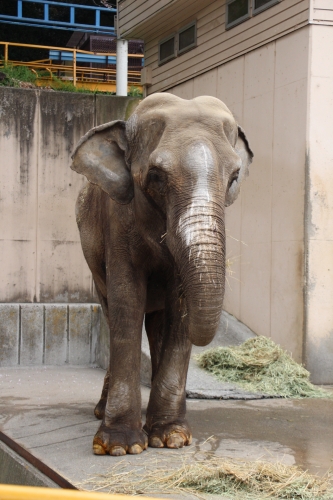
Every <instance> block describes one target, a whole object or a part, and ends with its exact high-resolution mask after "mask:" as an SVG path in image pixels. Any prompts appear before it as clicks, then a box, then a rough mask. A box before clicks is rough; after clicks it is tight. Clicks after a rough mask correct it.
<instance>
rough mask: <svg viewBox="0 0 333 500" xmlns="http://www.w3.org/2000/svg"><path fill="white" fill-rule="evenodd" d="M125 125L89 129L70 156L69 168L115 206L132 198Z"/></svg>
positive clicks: (108, 125)
mask: <svg viewBox="0 0 333 500" xmlns="http://www.w3.org/2000/svg"><path fill="white" fill-rule="evenodd" d="M125 126H126V124H125V122H124V121H121V120H116V121H113V122H110V123H105V124H104V125H100V126H99V127H95V128H92V129H91V130H89V132H87V133H86V135H84V136H83V137H82V138H81V139H80V141H79V143H78V145H77V147H76V149H75V151H74V153H73V155H72V159H73V163H72V165H71V169H72V170H75V172H78V173H79V174H83V175H84V176H85V177H86V178H87V179H88V181H89V182H91V183H92V184H96V185H97V186H99V187H100V188H101V189H103V191H105V192H106V193H107V194H108V195H109V196H110V198H112V199H113V200H115V201H116V202H117V203H121V204H126V203H129V202H130V201H131V200H132V198H133V196H134V188H133V179H132V176H131V172H130V170H129V168H128V167H127V165H126V161H125V151H126V147H127V139H126V130H125Z"/></svg>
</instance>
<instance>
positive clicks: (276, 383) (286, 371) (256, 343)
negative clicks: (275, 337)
mask: <svg viewBox="0 0 333 500" xmlns="http://www.w3.org/2000/svg"><path fill="white" fill-rule="evenodd" d="M196 359H197V361H198V363H199V366H201V368H204V369H205V370H207V371H209V372H210V373H212V374H213V375H215V376H216V377H217V378H218V379H219V380H223V381H225V382H231V383H236V384H239V385H240V386H241V387H243V388H245V389H246V390H248V391H250V392H257V393H258V392H259V393H264V394H268V395H273V396H281V397H284V398H332V397H333V394H331V393H329V392H328V391H325V390H323V389H320V388H317V387H315V386H314V385H313V384H311V382H310V380H309V377H310V373H309V372H308V371H307V370H306V369H305V368H304V367H303V366H302V365H300V364H298V363H296V361H294V360H293V359H292V358H291V356H289V354H287V353H286V352H285V351H284V350H283V349H281V347H280V346H278V345H276V344H275V343H274V342H273V341H272V340H270V339H268V338H266V337H263V336H260V337H255V338H252V339H249V340H247V341H246V342H244V343H243V344H242V345H240V346H237V347H217V348H213V349H209V350H207V351H205V352H203V353H202V354H200V355H198V356H197V357H196Z"/></svg>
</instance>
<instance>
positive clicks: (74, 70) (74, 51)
mask: <svg viewBox="0 0 333 500" xmlns="http://www.w3.org/2000/svg"><path fill="white" fill-rule="evenodd" d="M73 85H74V87H76V50H75V49H74V50H73Z"/></svg>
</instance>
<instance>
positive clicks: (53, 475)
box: [0, 431, 77, 500]
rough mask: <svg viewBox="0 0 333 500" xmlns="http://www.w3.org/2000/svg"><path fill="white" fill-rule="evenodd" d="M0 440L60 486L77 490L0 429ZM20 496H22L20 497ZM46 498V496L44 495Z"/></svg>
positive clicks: (0, 496)
mask: <svg viewBox="0 0 333 500" xmlns="http://www.w3.org/2000/svg"><path fill="white" fill-rule="evenodd" d="M0 441H2V442H3V443H5V445H6V446H8V447H9V448H10V449H11V450H13V451H14V452H15V453H17V454H18V455H20V457H22V458H24V460H26V461H27V462H29V463H30V464H31V465H33V466H34V467H35V468H36V469H38V470H39V471H40V472H42V473H43V474H45V476H47V477H48V478H50V479H51V480H52V481H53V482H54V483H56V484H57V485H58V486H60V488H67V489H70V490H77V488H76V487H75V486H74V485H73V484H71V483H70V482H69V481H67V479H65V478H64V477H62V476H60V474H58V473H57V472H56V471H54V470H53V469H51V468H50V467H49V466H48V465H46V464H44V462H42V461H41V460H39V458H37V457H35V456H34V455H33V454H32V453H30V451H28V450H26V449H25V448H23V446H21V445H20V444H18V443H17V442H16V441H14V440H13V439H12V438H10V437H9V436H7V435H6V434H4V433H3V432H1V431H0ZM0 498H1V500H3V498H4V497H3V496H2V494H1V495H0ZM8 498H9V497H8ZM21 498H22V497H21ZM45 498H47V497H45Z"/></svg>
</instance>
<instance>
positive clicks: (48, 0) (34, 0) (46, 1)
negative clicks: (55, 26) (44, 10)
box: [17, 0, 117, 12]
mask: <svg viewBox="0 0 333 500" xmlns="http://www.w3.org/2000/svg"><path fill="white" fill-rule="evenodd" d="M22 1H24V2H28V3H41V4H48V5H57V6H59V5H60V6H62V7H74V8H75V7H79V8H80V9H87V10H97V9H98V10H103V11H108V12H117V9H115V8H112V7H111V8H108V7H100V6H98V7H92V6H91V5H80V4H74V3H65V2H56V1H54V0H53V1H52V0H17V2H21V3H22Z"/></svg>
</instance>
